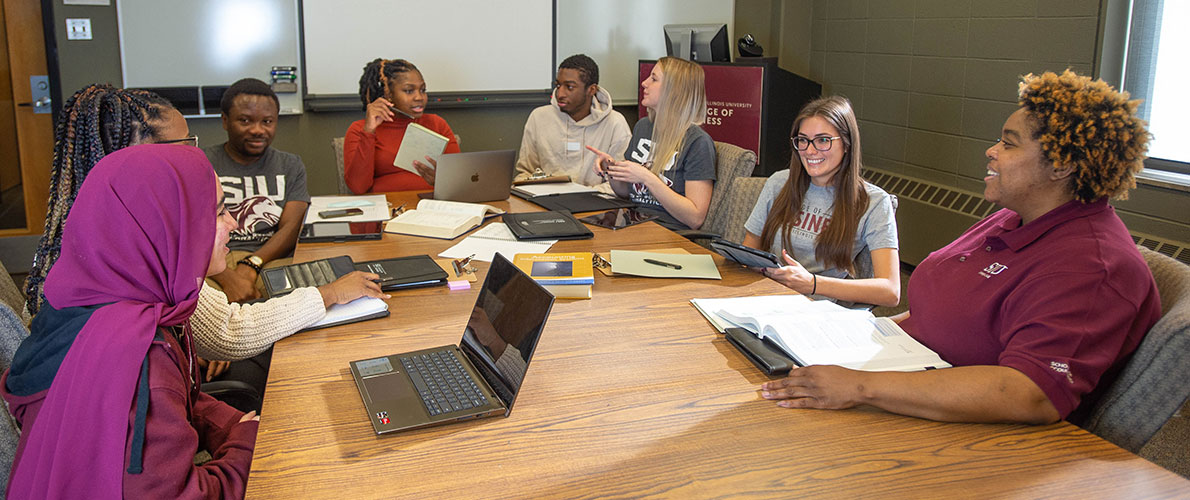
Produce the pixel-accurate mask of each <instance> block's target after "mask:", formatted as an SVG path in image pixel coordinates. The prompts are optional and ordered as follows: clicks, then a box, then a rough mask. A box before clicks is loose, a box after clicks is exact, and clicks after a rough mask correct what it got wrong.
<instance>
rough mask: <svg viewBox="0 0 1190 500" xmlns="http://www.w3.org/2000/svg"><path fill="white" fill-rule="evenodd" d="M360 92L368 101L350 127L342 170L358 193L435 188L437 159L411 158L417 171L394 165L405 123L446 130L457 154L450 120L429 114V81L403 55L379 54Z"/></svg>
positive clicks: (451, 149) (367, 70) (450, 147)
mask: <svg viewBox="0 0 1190 500" xmlns="http://www.w3.org/2000/svg"><path fill="white" fill-rule="evenodd" d="M359 96H360V99H361V100H362V101H363V102H364V104H365V105H366V106H367V108H366V109H365V111H366V115H365V116H364V119H363V120H359V121H356V122H355V123H352V124H351V126H350V127H348V128H347V136H346V138H345V139H344V143H343V174H344V178H345V179H346V181H347V187H348V188H351V191H352V192H355V193H360V194H362V193H375V192H385V191H410V190H422V189H431V187H432V186H433V185H434V168H435V167H437V163H436V162H435V161H434V159H433V158H430V157H426V161H424V162H417V161H415V162H414V163H413V166H414V167H415V168H417V171H418V173H419V174H421V175H418V174H414V173H412V172H409V171H407V170H404V169H402V168H399V167H396V166H394V165H393V159H394V158H396V156H397V150H398V149H400V148H401V139H402V138H404V137H405V128H406V127H408V126H409V124H410V123H416V124H418V125H421V126H423V127H426V128H428V129H430V130H433V131H434V132H437V133H439V134H442V135H443V136H445V137H446V138H447V139H449V140H450V142H448V143H446V150H445V151H443V152H444V153H446V154H449V153H458V152H459V143H458V141H457V140H455V134H454V132H452V131H451V130H450V125H447V124H446V120H443V119H442V117H440V116H438V115H433V114H429V113H426V112H425V110H426V101H427V99H426V82H425V80H424V79H422V76H421V71H418V69H417V67H416V66H414V65H413V63H410V62H409V61H406V60H404V59H392V60H386V59H376V60H374V61H372V62H370V63H368V65H367V66H364V75H363V76H362V77H360V80H359Z"/></svg>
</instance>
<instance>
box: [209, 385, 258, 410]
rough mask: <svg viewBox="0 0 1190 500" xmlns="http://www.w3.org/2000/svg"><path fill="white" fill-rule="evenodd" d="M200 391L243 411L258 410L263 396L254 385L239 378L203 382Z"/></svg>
mask: <svg viewBox="0 0 1190 500" xmlns="http://www.w3.org/2000/svg"><path fill="white" fill-rule="evenodd" d="M202 392H205V393H207V394H209V395H210V396H211V397H213V398H215V399H218V400H219V401H222V402H224V403H227V404H229V405H231V407H232V408H235V409H237V410H240V411H242V412H245V413H247V412H249V411H256V412H259V411H260V405H261V402H262V401H263V398H262V397H261V395H260V393H259V392H257V391H256V388H255V387H252V386H251V385H250V384H247V383H244V382H241V381H239V380H216V381H214V382H204V383H203V384H202Z"/></svg>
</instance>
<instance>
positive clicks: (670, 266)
mask: <svg viewBox="0 0 1190 500" xmlns="http://www.w3.org/2000/svg"><path fill="white" fill-rule="evenodd" d="M645 262H647V263H649V264H652V265H654V266H661V267H668V268H671V269H681V268H682V266H679V265H677V264H670V263H669V262H661V261H659V260H653V259H645Z"/></svg>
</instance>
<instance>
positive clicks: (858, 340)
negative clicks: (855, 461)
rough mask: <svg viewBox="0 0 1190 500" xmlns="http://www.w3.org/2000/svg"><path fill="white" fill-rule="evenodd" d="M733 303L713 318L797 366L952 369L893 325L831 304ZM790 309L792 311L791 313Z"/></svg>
mask: <svg viewBox="0 0 1190 500" xmlns="http://www.w3.org/2000/svg"><path fill="white" fill-rule="evenodd" d="M752 299H755V298H751V297H749V298H742V299H735V300H734V301H732V302H724V303H720V304H717V305H718V306H719V308H718V309H717V310H716V311H715V315H716V316H718V318H719V319H722V320H724V321H726V322H728V323H731V324H733V325H734V326H738V327H740V328H744V329H747V330H749V331H751V332H752V333H755V334H756V335H757V336H758V337H760V338H762V339H765V340H768V341H769V342H771V343H772V344H773V345H774V346H776V347H778V348H780V349H781V350H782V351H784V352H785V353H786V354H787V355H789V357H791V358H793V359H794V360H795V361H797V363H798V364H799V365H802V366H809V365H838V366H842V367H845V368H851V369H853V370H864V371H918V370H928V369H934V368H949V367H950V364H949V363H947V362H945V361H943V360H942V358H940V357H938V354H937V353H935V352H934V351H931V350H930V349H929V348H927V347H926V346H924V345H921V343H920V342H918V341H917V340H914V339H913V337H910V336H909V334H908V333H906V332H905V330H902V329H901V327H900V326H898V325H897V324H896V323H895V322H893V321H892V320H891V319H888V318H877V317H874V316H872V313H870V312H868V311H863V310H853V309H847V308H845V307H842V306H840V305H838V304H835V303H833V302H830V301H825V300H817V301H806V302H800V303H794V302H785V303H784V305H782V306H778V304H779V303H778V302H774V301H766V300H759V301H756V300H752ZM790 305H792V307H789V306H790Z"/></svg>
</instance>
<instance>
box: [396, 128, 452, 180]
mask: <svg viewBox="0 0 1190 500" xmlns="http://www.w3.org/2000/svg"><path fill="white" fill-rule="evenodd" d="M448 142H450V139H448V138H446V136H444V135H442V134H439V133H437V132H434V131H433V130H430V129H428V128H425V127H423V126H421V125H418V124H416V123H410V124H409V126H408V127H405V136H404V137H402V138H401V148H400V149H398V150H397V156H396V157H395V158H393V166H394V167H397V168H403V169H405V170H408V171H410V172H413V173H415V174H416V173H417V169H416V168H414V167H413V161H414V160H417V161H420V162H422V163H424V164H426V166H431V165H429V162H427V161H426V156H430V157H432V158H434V159H435V160H437V159H438V158H437V157H438V155H440V154H442V152H443V151H445V150H446V143H448ZM419 175H420V174H419Z"/></svg>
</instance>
